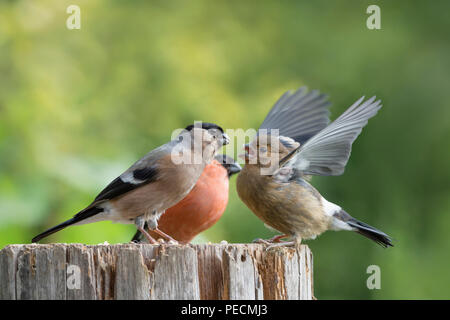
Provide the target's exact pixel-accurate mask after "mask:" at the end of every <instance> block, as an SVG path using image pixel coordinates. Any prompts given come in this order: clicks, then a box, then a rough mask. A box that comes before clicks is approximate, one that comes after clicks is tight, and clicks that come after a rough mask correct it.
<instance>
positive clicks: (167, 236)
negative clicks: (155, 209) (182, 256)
mask: <svg viewBox="0 0 450 320" xmlns="http://www.w3.org/2000/svg"><path fill="white" fill-rule="evenodd" d="M153 231H154V232H156V233H157V234H159V235H160V236H161V237H163V238H165V239H166V240H167V241H165V240H164V239H159V240H158V241H162V242H161V243H168V244H178V241H177V240H175V239H174V238H172V237H171V236H169V235H168V234H167V233H165V232H163V231H161V230H159V229H158V228H155V229H154V230H153Z"/></svg>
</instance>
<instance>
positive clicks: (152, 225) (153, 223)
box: [147, 211, 178, 244]
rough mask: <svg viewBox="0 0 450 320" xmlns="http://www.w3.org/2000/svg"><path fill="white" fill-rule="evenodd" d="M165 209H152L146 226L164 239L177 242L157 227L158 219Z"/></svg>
mask: <svg viewBox="0 0 450 320" xmlns="http://www.w3.org/2000/svg"><path fill="white" fill-rule="evenodd" d="M164 212H165V211H161V212H158V211H152V213H151V216H150V219H148V220H147V226H148V229H149V230H152V231H153V232H155V233H157V234H159V235H160V236H161V237H163V238H164V239H166V240H167V241H168V242H172V243H174V244H178V241H177V240H175V239H174V238H172V237H171V236H169V235H168V234H166V233H165V232H163V231H161V230H159V229H158V219H159V217H161V216H162V215H163V214H164Z"/></svg>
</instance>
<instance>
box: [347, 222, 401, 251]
mask: <svg viewBox="0 0 450 320" xmlns="http://www.w3.org/2000/svg"><path fill="white" fill-rule="evenodd" d="M346 222H347V223H348V224H349V225H350V226H351V227H353V228H355V229H356V230H355V231H356V232H358V233H359V234H361V235H363V236H365V237H367V238H369V239H371V240H373V241H375V242H376V243H378V244H379V245H380V246H382V247H384V248H387V247H393V246H394V245H393V244H392V239H391V237H389V236H388V235H387V234H386V233H384V232H383V231H380V230H378V229H376V228H374V227H372V226H369V225H368V224H366V223H364V222H361V221H358V220H356V219H355V218H351V219H349V220H348V221H346Z"/></svg>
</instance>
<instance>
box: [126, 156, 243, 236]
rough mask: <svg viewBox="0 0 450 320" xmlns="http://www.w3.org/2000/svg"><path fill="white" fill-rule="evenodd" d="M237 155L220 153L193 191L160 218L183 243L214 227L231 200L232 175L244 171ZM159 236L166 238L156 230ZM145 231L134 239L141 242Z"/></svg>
mask: <svg viewBox="0 0 450 320" xmlns="http://www.w3.org/2000/svg"><path fill="white" fill-rule="evenodd" d="M241 169H242V168H241V166H240V165H239V164H238V163H237V162H235V161H234V159H233V158H231V157H229V156H226V155H223V154H219V155H217V156H215V159H214V160H213V161H212V162H211V163H210V164H208V165H207V166H206V167H205V169H204V170H203V172H202V174H201V176H200V178H199V179H198V180H197V183H196V184H195V186H194V188H193V189H192V190H191V192H190V193H189V194H188V195H187V196H186V197H185V198H183V199H182V200H181V201H180V202H178V203H177V204H176V205H174V206H173V207H171V208H169V209H167V210H166V212H165V213H164V214H163V215H162V216H161V218H160V219H159V221H158V227H159V229H160V230H161V231H163V232H164V233H166V234H168V235H170V236H171V237H172V238H173V239H175V240H177V241H178V242H180V243H189V242H191V241H192V239H194V238H195V237H196V236H197V235H198V234H200V233H201V232H203V231H205V230H207V229H209V228H211V227H212V226H213V225H214V224H215V223H216V222H217V221H219V219H220V218H221V217H222V215H223V213H224V212H225V209H226V207H227V204H228V189H229V179H230V177H231V176H232V175H234V174H236V173H239V172H240V171H241ZM149 233H150V234H151V235H152V237H154V238H155V239H160V240H164V239H163V238H162V237H161V236H160V235H158V234H157V233H156V232H154V231H151V230H150V231H149ZM141 238H142V235H141V232H139V231H138V232H136V234H135V235H134V237H133V239H132V241H134V242H140V241H141Z"/></svg>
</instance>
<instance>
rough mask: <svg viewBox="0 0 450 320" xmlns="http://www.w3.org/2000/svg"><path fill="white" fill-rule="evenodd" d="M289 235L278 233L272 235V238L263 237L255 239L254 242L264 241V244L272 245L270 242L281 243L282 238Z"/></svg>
mask: <svg viewBox="0 0 450 320" xmlns="http://www.w3.org/2000/svg"><path fill="white" fill-rule="evenodd" d="M287 237H288V235H286V234H279V235H276V236H274V237H272V238H270V239H267V240H265V239H261V238H257V239H255V240H253V241H252V242H253V243H262V244H267V245H270V244H273V243H280V242H281V239H283V238H287Z"/></svg>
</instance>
